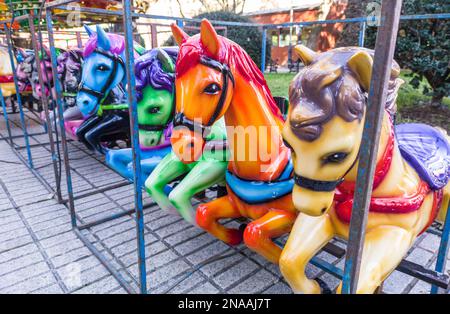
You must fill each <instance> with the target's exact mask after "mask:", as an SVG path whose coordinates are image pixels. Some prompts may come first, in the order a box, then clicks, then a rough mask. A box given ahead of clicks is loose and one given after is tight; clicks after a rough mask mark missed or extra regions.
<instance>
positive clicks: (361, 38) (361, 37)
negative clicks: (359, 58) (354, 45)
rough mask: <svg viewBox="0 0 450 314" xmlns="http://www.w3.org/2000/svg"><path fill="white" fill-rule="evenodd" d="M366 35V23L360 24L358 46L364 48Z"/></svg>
mask: <svg viewBox="0 0 450 314" xmlns="http://www.w3.org/2000/svg"><path fill="white" fill-rule="evenodd" d="M365 35H366V21H364V22H361V23H360V24H359V37H358V46H360V47H364V38H365Z"/></svg>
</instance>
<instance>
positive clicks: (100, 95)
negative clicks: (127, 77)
mask: <svg viewBox="0 0 450 314" xmlns="http://www.w3.org/2000/svg"><path fill="white" fill-rule="evenodd" d="M94 52H96V53H99V54H101V55H103V56H105V57H107V58H109V59H111V60H112V61H113V69H112V71H111V73H110V74H109V76H108V79H107V80H106V83H105V85H104V86H103V87H102V89H101V90H100V91H96V90H94V89H92V88H89V87H87V86H86V85H85V82H84V81H83V80H82V81H81V82H80V85H79V86H78V92H85V93H87V94H90V95H92V96H94V97H95V98H97V106H96V108H95V110H93V112H95V111H96V109H97V108H98V106H100V105H101V104H102V102H103V101H104V99H105V98H106V96H108V95H107V94H106V91H107V90H108V88H109V87H110V86H111V84H112V83H113V81H114V78H115V77H116V74H117V71H118V69H119V65H121V66H122V68H123V69H124V70H125V63H124V62H123V60H122V57H121V56H119V55H115V54H113V53H111V52H109V51H106V50H104V49H101V48H96V49H95V50H94ZM93 112H92V113H93Z"/></svg>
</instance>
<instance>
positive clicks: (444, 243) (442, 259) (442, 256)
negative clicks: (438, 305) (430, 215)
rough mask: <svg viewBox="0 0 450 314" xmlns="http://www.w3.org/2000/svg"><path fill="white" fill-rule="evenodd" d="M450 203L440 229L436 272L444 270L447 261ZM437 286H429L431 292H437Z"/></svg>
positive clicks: (449, 242)
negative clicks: (442, 227)
mask: <svg viewBox="0 0 450 314" xmlns="http://www.w3.org/2000/svg"><path fill="white" fill-rule="evenodd" d="M449 238H450V204H449V206H448V208H447V215H446V216H445V222H444V230H442V236H441V243H440V244H439V252H438V256H437V260H436V268H435V270H436V271H437V272H440V273H442V272H443V271H444V270H445V265H446V262H447V254H448V248H449V246H450V239H449ZM438 291H439V288H438V287H437V286H434V285H433V286H432V287H431V293H432V294H436V293H438Z"/></svg>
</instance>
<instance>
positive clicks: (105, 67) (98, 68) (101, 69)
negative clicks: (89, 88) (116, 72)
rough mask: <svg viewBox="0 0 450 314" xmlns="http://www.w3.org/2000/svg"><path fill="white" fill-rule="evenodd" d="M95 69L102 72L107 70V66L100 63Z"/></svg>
mask: <svg viewBox="0 0 450 314" xmlns="http://www.w3.org/2000/svg"><path fill="white" fill-rule="evenodd" d="M97 70H99V71H102V72H104V71H108V70H109V68H108V67H107V66H106V65H103V64H101V65H99V66H98V67H97Z"/></svg>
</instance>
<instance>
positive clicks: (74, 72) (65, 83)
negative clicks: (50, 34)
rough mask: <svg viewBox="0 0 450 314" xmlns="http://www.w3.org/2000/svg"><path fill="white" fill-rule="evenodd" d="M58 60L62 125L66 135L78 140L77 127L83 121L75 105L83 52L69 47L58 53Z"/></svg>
mask: <svg viewBox="0 0 450 314" xmlns="http://www.w3.org/2000/svg"><path fill="white" fill-rule="evenodd" d="M57 62H58V67H57V71H58V79H59V81H60V82H61V86H62V96H63V109H64V113H63V117H64V127H65V130H66V134H67V136H68V137H69V138H70V139H72V140H78V138H77V136H76V130H77V128H78V127H79V126H80V125H81V123H83V121H84V119H83V115H82V114H81V111H80V109H78V107H77V105H76V97H77V93H78V85H79V84H80V82H81V67H82V62H83V52H82V50H81V49H78V48H75V49H69V50H67V51H65V52H64V53H62V54H60V55H59V56H58V59H57Z"/></svg>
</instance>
